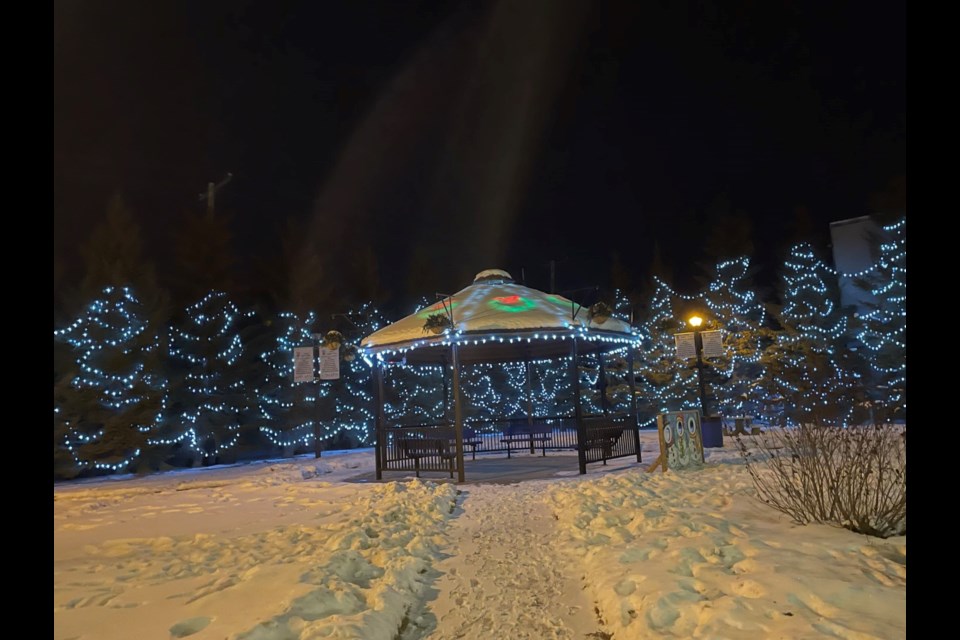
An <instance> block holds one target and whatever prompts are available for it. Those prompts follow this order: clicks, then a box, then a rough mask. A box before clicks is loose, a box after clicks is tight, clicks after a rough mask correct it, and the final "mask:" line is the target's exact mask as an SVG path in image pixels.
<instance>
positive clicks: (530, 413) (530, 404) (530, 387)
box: [523, 354, 537, 455]
mask: <svg viewBox="0 0 960 640" xmlns="http://www.w3.org/2000/svg"><path fill="white" fill-rule="evenodd" d="M523 368H524V373H525V374H526V378H527V427H529V428H530V433H531V434H532V433H533V385H532V384H531V382H530V355H529V354H527V355H526V358H524V360H523ZM536 453H537V451H536V449H534V448H533V437H532V436H531V438H530V455H534V454H536Z"/></svg>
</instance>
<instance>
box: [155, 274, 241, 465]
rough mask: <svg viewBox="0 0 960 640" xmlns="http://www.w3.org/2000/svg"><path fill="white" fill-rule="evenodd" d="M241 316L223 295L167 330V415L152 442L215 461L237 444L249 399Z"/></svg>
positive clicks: (216, 294) (204, 301)
mask: <svg viewBox="0 0 960 640" xmlns="http://www.w3.org/2000/svg"><path fill="white" fill-rule="evenodd" d="M248 315H249V314H243V313H241V311H240V310H239V309H238V308H237V306H236V305H235V304H234V303H233V302H231V301H230V300H229V298H228V297H227V294H226V293H224V292H222V291H211V292H210V293H208V294H207V295H205V296H204V297H203V298H202V299H201V300H200V301H198V302H197V303H195V304H193V305H191V306H190V307H188V308H187V309H186V316H185V318H184V322H183V324H182V325H181V326H172V327H171V328H170V331H169V345H168V348H169V366H170V372H171V375H170V380H171V389H170V400H169V411H168V412H167V415H166V417H165V420H164V422H163V424H162V426H161V428H160V429H159V430H158V431H157V433H156V435H155V437H154V438H153V439H152V441H153V442H155V443H157V444H164V445H171V446H172V445H177V446H178V447H179V448H181V449H184V450H188V451H192V452H193V453H194V454H196V455H197V456H202V457H203V458H204V460H205V461H206V462H214V461H215V460H216V458H217V456H219V455H221V454H222V453H223V452H224V451H226V450H227V449H229V448H231V447H233V446H235V445H236V444H237V442H238V440H239V435H240V427H241V424H242V422H243V416H244V413H245V412H246V411H247V410H248V406H247V401H248V397H247V394H246V388H245V372H244V371H243V364H244V363H243V362H242V361H241V356H242V355H243V351H244V345H243V340H242V338H241V325H242V322H243V320H244V319H245V318H246V317H247V316H248Z"/></svg>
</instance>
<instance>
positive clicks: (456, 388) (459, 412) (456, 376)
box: [450, 342, 465, 482]
mask: <svg viewBox="0 0 960 640" xmlns="http://www.w3.org/2000/svg"><path fill="white" fill-rule="evenodd" d="M450 352H451V354H452V356H453V419H454V432H455V433H456V437H457V482H463V481H464V479H465V478H464V473H463V407H462V406H461V404H462V402H461V397H460V353H459V350H458V349H457V343H456V342H454V343H453V344H452V345H451V346H450Z"/></svg>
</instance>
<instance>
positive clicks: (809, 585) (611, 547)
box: [550, 452, 906, 640]
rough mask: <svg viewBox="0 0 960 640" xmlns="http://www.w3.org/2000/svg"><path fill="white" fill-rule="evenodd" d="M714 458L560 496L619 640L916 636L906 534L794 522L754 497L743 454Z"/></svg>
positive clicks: (574, 549)
mask: <svg viewBox="0 0 960 640" xmlns="http://www.w3.org/2000/svg"><path fill="white" fill-rule="evenodd" d="M708 455H709V454H708ZM712 455H713V457H714V458H715V459H716V458H719V461H718V462H714V463H711V464H707V465H706V466H705V467H704V468H703V469H700V470H689V471H680V472H674V471H670V472H667V473H665V474H662V473H660V472H656V473H652V474H647V473H644V472H642V471H624V472H622V473H619V474H616V475H608V476H605V477H601V478H597V479H589V480H585V481H581V482H571V483H563V484H559V485H557V486H555V487H554V489H553V491H552V492H551V496H550V499H551V500H552V502H553V505H554V509H555V513H556V516H557V519H558V525H559V527H560V528H561V530H562V531H563V533H562V535H561V538H560V539H561V545H563V547H564V548H565V549H566V550H568V552H569V553H571V554H574V555H575V556H577V557H579V558H580V559H581V560H582V562H583V569H584V580H585V583H586V587H587V589H588V590H589V591H590V592H591V593H592V595H593V597H594V599H595V600H596V602H597V605H598V608H599V610H600V612H601V614H602V616H603V618H604V621H603V622H604V624H605V626H606V628H607V629H608V631H610V632H612V633H613V634H614V637H617V638H621V637H622V638H643V637H678V638H679V637H683V638H698V637H702V638H729V639H737V638H744V639H747V638H749V639H751V640H755V639H756V638H758V637H765V638H774V637H789V638H808V637H840V638H859V639H866V638H890V639H894V638H896V639H899V638H903V637H905V634H906V539H905V538H891V539H888V540H879V539H872V538H866V537H864V536H860V535H857V534H855V533H852V532H850V531H847V530H844V529H838V528H833V527H829V526H823V525H812V526H803V527H801V526H797V525H794V524H792V523H790V522H789V521H788V520H787V519H786V518H785V517H784V516H782V514H780V513H779V512H776V511H774V510H773V509H771V508H769V507H767V506H765V505H763V504H761V503H759V502H758V501H757V500H756V499H755V498H754V496H755V493H754V490H753V486H752V484H751V481H750V478H749V476H748V474H747V473H746V472H745V470H744V468H743V466H742V465H740V464H737V460H736V459H735V458H734V457H731V456H729V454H727V455H726V457H724V453H722V452H721V453H720V455H719V456H718V455H717V453H716V452H713V453H712Z"/></svg>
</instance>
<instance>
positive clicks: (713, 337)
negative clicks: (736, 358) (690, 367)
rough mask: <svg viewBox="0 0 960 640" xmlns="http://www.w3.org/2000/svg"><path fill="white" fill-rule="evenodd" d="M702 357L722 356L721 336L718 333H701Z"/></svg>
mask: <svg viewBox="0 0 960 640" xmlns="http://www.w3.org/2000/svg"><path fill="white" fill-rule="evenodd" d="M700 339H701V340H702V341H703V342H702V344H703V357H704V358H719V357H720V356H722V355H723V334H722V332H720V331H701V332H700Z"/></svg>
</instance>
